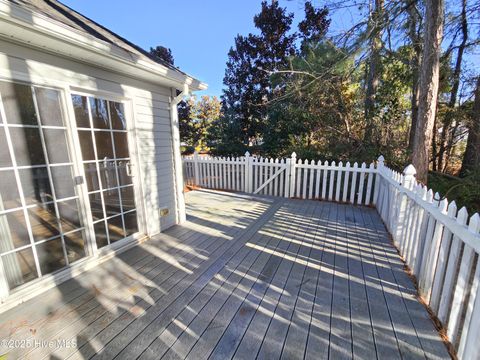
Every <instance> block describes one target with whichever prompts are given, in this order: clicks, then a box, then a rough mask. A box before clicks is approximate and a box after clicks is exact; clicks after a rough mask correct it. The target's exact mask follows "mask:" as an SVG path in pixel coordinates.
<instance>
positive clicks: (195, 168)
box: [193, 151, 200, 186]
mask: <svg viewBox="0 0 480 360" xmlns="http://www.w3.org/2000/svg"><path fill="white" fill-rule="evenodd" d="M193 177H194V179H195V185H196V186H200V170H199V168H198V152H197V151H195V152H194V153H193Z"/></svg>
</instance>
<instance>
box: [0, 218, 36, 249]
mask: <svg viewBox="0 0 480 360" xmlns="http://www.w3.org/2000/svg"><path fill="white" fill-rule="evenodd" d="M0 231H1V238H0V250H1V251H0V252H2V253H3V252H7V251H10V250H13V249H16V248H18V247H21V246H25V245H28V244H30V239H29V237H28V231H27V225H26V222H25V216H24V213H23V210H18V211H13V212H10V213H7V214H5V215H0Z"/></svg>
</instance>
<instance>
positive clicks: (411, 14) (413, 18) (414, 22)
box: [407, 0, 422, 152]
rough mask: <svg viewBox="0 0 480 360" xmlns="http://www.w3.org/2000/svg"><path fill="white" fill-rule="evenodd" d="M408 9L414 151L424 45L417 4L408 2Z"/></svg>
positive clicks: (410, 146)
mask: <svg viewBox="0 0 480 360" xmlns="http://www.w3.org/2000/svg"><path fill="white" fill-rule="evenodd" d="M407 7H408V37H409V38H410V42H411V44H412V47H413V56H412V59H411V61H410V66H411V69H412V98H411V100H410V108H411V124H410V136H409V140H408V150H409V152H412V150H413V139H414V138H415V130H416V126H417V117H418V86H419V69H420V63H421V56H422V43H421V38H420V34H419V27H420V23H421V18H420V13H419V11H418V8H417V5H416V3H415V2H411V1H410V0H407Z"/></svg>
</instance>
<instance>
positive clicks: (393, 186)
mask: <svg viewBox="0 0 480 360" xmlns="http://www.w3.org/2000/svg"><path fill="white" fill-rule="evenodd" d="M183 164H184V177H185V182H186V184H187V185H195V186H200V187H205V188H211V189H219V190H231V191H244V192H249V193H254V194H265V195H272V196H284V197H294V198H300V199H319V200H328V201H337V202H349V203H352V204H357V205H374V206H375V207H376V208H377V211H378V213H379V214H380V216H381V218H382V220H383V221H384V223H385V225H386V227H387V229H388V231H389V232H390V234H391V235H392V238H393V242H394V244H395V246H396V247H397V249H398V250H399V252H400V254H401V255H402V257H403V258H404V260H405V262H406V264H407V265H408V266H409V268H410V269H411V271H412V273H413V274H414V275H415V277H416V279H417V282H418V291H419V294H420V296H421V297H422V298H423V299H424V300H425V302H426V303H427V304H428V305H429V307H430V308H431V310H432V311H433V313H434V314H435V315H436V316H437V317H438V319H439V320H440V322H441V323H442V325H443V327H444V329H446V334H447V336H448V339H449V341H450V342H451V344H452V346H453V347H454V349H455V351H456V352H457V355H458V357H459V358H460V359H474V358H475V359H476V358H479V357H480V341H479V339H480V286H479V285H480V263H479V261H480V259H479V254H480V234H479V232H480V216H479V215H478V213H476V214H474V215H473V216H470V218H469V216H468V212H467V210H466V209H465V208H464V207H463V208H461V209H460V210H458V209H457V205H456V204H455V202H454V201H452V202H450V203H449V202H448V200H447V199H442V198H441V197H440V195H439V194H438V193H436V194H434V193H433V192H432V190H431V189H427V187H426V186H424V185H423V184H420V183H418V182H417V181H416V179H415V174H416V171H415V168H414V167H413V166H412V165H409V166H408V167H407V168H406V169H405V170H404V172H403V174H401V173H398V172H396V171H394V170H392V169H389V168H388V167H386V166H385V164H384V159H383V157H382V156H380V157H379V158H378V160H377V162H376V164H374V163H371V164H369V165H368V166H367V164H365V163H362V164H361V165H360V166H359V165H358V164H357V163H354V164H353V166H352V165H351V164H350V163H349V162H347V163H346V164H345V165H344V164H343V163H342V162H340V163H338V164H336V163H335V162H332V163H329V162H328V161H325V162H323V163H322V162H321V161H317V162H315V161H313V160H312V161H310V162H309V161H307V160H305V161H302V160H297V158H296V155H295V153H293V154H292V156H291V157H290V158H287V159H281V160H278V159H264V158H257V157H252V156H250V154H249V153H248V152H247V153H246V154H245V156H243V157H239V158H229V157H227V158H214V157H200V156H198V154H195V155H193V156H188V157H184V158H183ZM457 210H458V211H457Z"/></svg>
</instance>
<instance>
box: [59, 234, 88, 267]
mask: <svg viewBox="0 0 480 360" xmlns="http://www.w3.org/2000/svg"><path fill="white" fill-rule="evenodd" d="M84 238H85V234H84V232H83V231H75V232H73V233H70V234H68V235H65V237H64V239H65V246H66V248H67V258H68V262H69V263H70V264H71V263H72V262H74V261H77V260H79V259H81V258H83V257H85V255H86V254H85V241H84Z"/></svg>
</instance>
